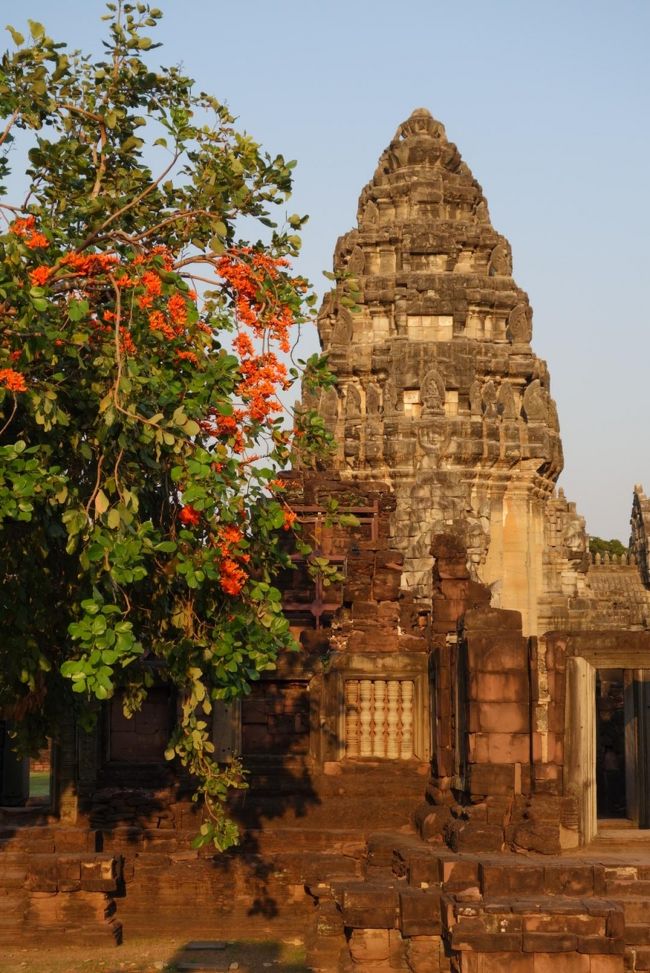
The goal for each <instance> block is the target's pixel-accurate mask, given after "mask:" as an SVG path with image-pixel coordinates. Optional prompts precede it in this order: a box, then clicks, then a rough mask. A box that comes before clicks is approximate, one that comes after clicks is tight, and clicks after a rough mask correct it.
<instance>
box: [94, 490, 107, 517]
mask: <svg viewBox="0 0 650 973" xmlns="http://www.w3.org/2000/svg"><path fill="white" fill-rule="evenodd" d="M109 506H110V500H109V499H108V497H107V496H106V494H105V493H104V491H103V490H98V491H97V495H96V496H95V511H96V513H97V514H98V516H101V515H102V514H104V513H106V511H107V510H108V508H109Z"/></svg>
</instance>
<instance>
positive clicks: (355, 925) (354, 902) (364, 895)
mask: <svg viewBox="0 0 650 973" xmlns="http://www.w3.org/2000/svg"><path fill="white" fill-rule="evenodd" d="M341 911H342V913H343V923H344V925H345V926H347V927H349V928H352V929H393V928H395V926H396V925H397V918H398V898H397V892H396V891H395V889H394V888H391V887H388V886H380V887H372V886H365V887H363V886H359V887H357V888H346V889H345V890H344V892H343V900H342V910H341Z"/></svg>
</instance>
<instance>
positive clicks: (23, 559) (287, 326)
mask: <svg viewBox="0 0 650 973" xmlns="http://www.w3.org/2000/svg"><path fill="white" fill-rule="evenodd" d="M107 9H108V14H107V16H106V18H105V19H106V20H107V21H108V30H109V37H108V41H107V43H106V44H105V47H106V57H105V59H104V60H100V61H93V60H92V59H91V58H90V57H88V56H85V55H82V54H80V53H78V52H75V53H69V52H67V51H66V48H65V46H64V45H61V44H56V43H54V42H53V41H52V40H51V39H50V38H49V37H48V36H47V35H46V33H45V30H44V28H43V27H42V26H41V25H40V24H37V23H33V22H30V23H29V26H30V32H31V41H30V42H28V43H25V40H24V38H23V37H22V36H21V35H20V34H19V33H18V32H17V31H16V30H15V29H13V28H9V30H10V32H11V35H12V38H13V41H14V43H15V45H16V49H15V50H14V51H13V52H12V53H6V54H5V55H4V57H3V59H2V62H1V67H0V111H1V114H2V116H3V117H4V125H3V127H2V133H1V135H0V138H1V140H2V150H3V153H4V154H3V156H2V158H1V159H0V178H2V179H3V180H5V179H6V176H7V174H8V172H9V162H10V160H11V154H10V153H9V152H7V151H6V150H7V148H8V147H9V146H10V145H11V144H12V142H14V145H17V146H18V147H20V146H21V145H22V144H24V142H25V141H26V140H27V139H28V138H29V139H31V142H30V146H31V147H30V148H29V153H28V159H29V163H28V169H27V175H28V178H29V179H30V182H31V188H30V191H29V193H28V195H27V198H26V199H25V201H24V202H23V203H22V204H21V205H9V204H8V203H2V201H1V200H0V215H1V216H2V218H3V227H2V228H1V231H0V232H1V235H0V262H1V267H0V564H1V565H2V567H1V568H0V571H1V573H2V583H1V586H0V705H1V706H2V707H3V708H4V710H5V712H10V713H11V714H12V715H13V716H14V717H15V718H16V720H17V721H18V723H19V736H20V742H21V743H22V745H23V747H25V748H30V747H34V746H36V745H38V744H39V743H40V742H41V741H42V739H43V737H44V735H45V734H47V733H51V732H53V728H55V727H56V725H57V721H58V720H59V719H60V716H61V714H62V712H64V711H69V710H70V707H71V705H72V706H74V709H75V711H76V713H77V717H78V718H79V719H81V720H84V719H87V718H88V713H89V712H90V711H92V709H93V705H92V704H93V701H94V700H106V699H108V698H109V697H111V696H112V695H113V694H114V693H115V692H116V691H117V690H118V689H119V690H123V691H124V693H125V695H124V699H125V707H126V710H127V712H132V711H133V710H134V709H135V708H137V707H138V705H140V703H141V701H142V699H143V698H144V696H145V695H146V692H147V689H148V688H149V687H150V686H151V685H152V684H153V680H154V674H153V673H154V670H155V668H156V667H155V666H152V664H151V663H152V661H154V660H155V661H156V662H157V663H158V664H159V663H161V662H162V663H163V668H164V672H165V676H166V678H167V679H169V680H171V682H172V683H173V684H174V685H175V686H176V687H177V689H178V694H179V699H180V717H179V722H178V725H177V726H176V728H175V730H174V733H173V736H172V739H171V740H170V743H169V749H168V751H167V756H168V758H169V759H172V758H178V759H180V761H181V762H182V763H183V764H184V765H185V766H186V767H187V768H188V769H189V771H190V772H191V773H192V774H193V775H194V777H195V778H196V780H197V794H198V795H199V796H201V797H202V798H203V799H204V800H205V802H206V806H207V808H208V811H209V815H208V819H207V820H206V823H205V824H204V825H203V826H202V835H201V837H200V839H199V840H200V841H202V842H207V841H210V840H214V841H215V844H216V845H217V847H221V848H223V847H226V846H228V844H230V843H232V842H233V841H234V840H235V837H236V831H235V828H234V826H233V825H232V824H231V823H230V822H229V821H228V820H227V818H226V816H225V815H224V812H223V802H224V799H225V797H226V795H227V792H228V789H229V788H230V787H231V786H241V785H242V777H241V768H240V767H239V766H238V765H237V764H236V763H235V764H233V765H231V766H229V767H227V768H224V767H219V766H217V765H216V764H215V763H214V761H213V758H212V756H211V754H212V752H213V745H212V743H211V740H210V732H209V726H208V724H209V714H210V710H211V705H212V701H213V700H214V699H218V698H222V699H228V698H232V697H235V696H238V695H241V694H242V693H245V692H246V691H247V688H248V686H249V684H250V682H251V681H252V680H255V679H258V678H259V675H260V673H261V672H263V671H264V670H266V669H269V668H272V667H273V665H274V660H275V658H276V656H277V653H278V652H279V651H280V650H282V649H284V648H287V647H289V646H290V645H291V641H292V640H291V636H290V633H289V629H288V624H287V621H286V619H285V618H284V617H283V615H282V611H281V606H280V594H279V592H278V590H277V589H276V588H274V587H273V583H272V582H273V578H274V576H275V574H276V573H277V571H278V569H279V568H280V567H282V566H283V565H285V563H286V560H287V558H286V555H285V554H283V545H282V542H281V541H282V536H283V531H285V530H290V529H292V527H293V521H294V519H295V517H294V514H293V512H292V511H291V510H290V509H289V508H288V507H287V505H286V504H285V503H284V502H283V500H282V492H281V484H279V482H278V480H277V471H278V469H281V468H282V467H284V466H286V464H287V462H288V458H289V455H290V451H291V450H292V449H295V448H296V439H298V438H299V440H300V443H299V446H300V449H301V450H308V449H309V448H312V447H313V448H317V449H320V448H322V447H323V444H324V442H325V434H324V432H323V427H322V424H321V423H320V422H319V420H318V419H317V417H315V416H313V415H306V414H305V415H302V416H301V417H300V421H299V423H297V424H294V425H293V426H292V427H291V428H289V429H287V428H285V426H284V424H283V417H282V406H281V404H280V402H279V399H278V394H279V393H280V392H282V391H286V390H287V389H288V388H289V386H290V385H291V383H292V382H293V381H294V380H295V379H296V377H297V372H296V370H294V369H289V370H288V369H287V367H286V365H285V364H284V363H283V355H282V353H286V352H288V351H289V349H290V345H291V343H292V341H293V340H294V338H293V334H294V333H295V331H296V328H297V326H298V325H299V324H300V322H301V321H303V320H304V318H305V316H306V314H307V313H308V309H309V306H310V305H311V302H312V300H313V299H312V298H310V297H307V296H306V290H307V285H306V283H305V281H304V280H303V279H301V278H300V277H295V276H292V273H291V269H290V264H289V259H290V258H291V257H292V256H294V255H295V254H296V253H297V250H298V247H299V244H300V240H299V237H298V236H296V234H295V230H296V229H299V227H300V225H301V223H302V222H303V221H302V220H301V219H300V218H299V217H289V220H288V224H289V226H288V230H287V231H286V232H285V231H280V230H278V229H277V227H275V224H273V223H272V221H271V220H270V218H269V212H270V207H271V206H272V205H273V204H279V203H283V202H284V201H285V200H286V198H287V197H288V194H289V190H290V187H291V168H292V163H287V162H285V161H284V159H283V158H282V157H277V158H275V159H271V158H269V157H268V156H265V155H263V154H262V153H261V151H260V148H259V147H258V146H257V145H256V144H255V143H254V142H253V141H252V140H251V139H250V138H249V137H248V136H246V135H243V134H240V133H238V132H237V131H236V130H235V129H234V128H233V118H232V117H231V115H230V114H229V112H228V111H227V110H226V108H224V106H223V105H221V104H220V103H219V102H217V101H216V100H215V99H214V98H212V97H209V96H208V95H205V94H195V93H194V92H193V89H192V81H191V80H190V79H189V78H187V77H185V76H184V75H183V74H182V73H181V72H180V71H179V70H177V69H176V68H171V69H162V70H158V69H154V68H152V67H151V66H149V65H148V63H147V62H146V57H147V55H146V52H147V51H150V50H151V49H153V48H154V47H157V46H159V45H155V44H153V43H152V40H151V38H150V37H149V36H147V34H146V31H147V29H148V28H152V27H155V26H156V23H157V21H158V19H159V18H160V16H161V14H160V11H158V10H156V9H153V8H150V7H149V5H148V4H144V3H138V4H128V3H120V4H118V5H116V4H111V3H109V4H107ZM21 129H22V130H24V131H23V132H19V131H18V130H21ZM16 135H18V137H17V138H16V139H15V137H16ZM14 139H15V141H14ZM160 158H162V159H163V161H162V162H160V165H159V166H157V164H156V163H157V161H159V160H160ZM241 217H248V218H251V217H252V218H254V219H255V220H256V221H258V222H261V223H262V224H264V225H265V226H266V227H271V228H272V232H271V231H269V234H268V235H269V236H270V238H271V239H270V242H269V243H267V244H266V245H263V244H261V243H259V242H257V243H255V242H253V243H250V242H243V241H241V240H239V239H238V238H237V233H238V220H239V218H241ZM246 225H247V226H249V225H250V219H248V220H247V221H246ZM323 371H324V369H323V367H322V365H321V364H319V363H318V362H317V361H310V362H309V363H308V367H307V371H306V377H307V381H308V382H309V381H312V380H314V381H317V380H318V379H319V376H320V373H323ZM262 457H263V458H264V461H262V459H261V458H262ZM285 536H286V535H285ZM284 546H286V545H284Z"/></svg>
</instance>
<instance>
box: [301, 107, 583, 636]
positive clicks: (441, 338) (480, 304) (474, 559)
mask: <svg viewBox="0 0 650 973" xmlns="http://www.w3.org/2000/svg"><path fill="white" fill-rule="evenodd" d="M334 269H335V271H336V272H337V273H339V274H340V275H341V279H340V280H339V281H338V282H337V285H336V288H335V289H334V290H332V291H331V292H330V293H329V294H328V295H326V297H325V300H324V303H323V307H322V310H321V313H320V316H319V322H318V326H319V332H320V337H321V342H322V346H323V351H324V352H325V353H326V354H327V355H328V356H329V361H330V367H331V369H332V371H333V372H334V373H335V374H336V376H337V378H338V385H337V388H336V389H335V390H330V391H328V392H326V393H324V394H323V395H322V397H321V400H320V402H318V403H313V404H314V405H316V406H317V408H318V409H319V411H320V413H321V415H322V416H323V417H324V419H325V421H326V423H327V425H328V427H329V429H330V430H331V432H332V433H334V435H335V438H336V441H337V443H338V452H337V454H336V457H335V459H334V460H333V465H334V468H335V470H336V471H337V472H338V474H339V475H340V476H342V477H343V478H349V479H350V480H356V481H357V482H364V481H366V480H383V481H385V482H387V483H389V484H390V485H391V487H392V489H393V491H394V493H395V497H396V511H395V513H394V517H393V523H392V531H393V542H394V544H395V546H396V547H398V548H399V549H401V550H402V552H403V553H404V556H405V574H404V583H405V584H406V586H407V587H408V588H409V589H410V591H411V592H412V594H413V595H414V596H415V597H416V598H417V599H420V598H421V599H427V598H428V597H430V595H431V568H432V557H431V554H430V546H431V539H432V536H433V535H434V534H437V533H448V532H450V531H451V532H453V533H455V534H457V535H460V536H462V538H463V540H464V542H465V544H466V546H467V549H468V553H469V560H470V569H471V572H472V574H473V576H474V577H475V579H477V580H480V581H482V582H483V583H484V584H487V585H490V586H491V588H492V603H493V604H494V605H495V606H500V607H503V608H512V609H516V610H518V611H521V613H522V618H523V623H524V631H525V632H526V633H528V634H535V633H536V631H537V630H538V621H537V618H538V602H539V598H540V595H542V592H543V588H544V581H543V578H544V571H545V568H544V547H545V540H544V531H545V509H546V507H547V504H548V501H549V499H550V498H551V497H552V495H553V490H554V485H555V482H556V480H557V477H558V475H559V473H560V471H561V469H562V463H563V460H562V446H561V442H560V435H559V426H558V419H557V412H556V408H555V404H554V402H553V400H552V399H551V397H550V393H549V375H548V370H547V367H546V364H545V362H544V361H542V360H541V359H539V358H538V357H537V356H536V355H535V354H534V353H533V351H532V350H531V347H530V341H531V334H532V309H531V307H530V304H529V301H528V297H527V295H526V294H525V293H524V291H522V290H521V289H520V288H519V287H518V286H517V284H516V283H515V281H514V280H513V277H512V259H511V251H510V245H509V243H508V241H507V240H506V239H505V237H503V236H501V235H500V234H499V233H497V231H496V230H495V229H494V227H493V226H492V224H491V222H490V216H489V213H488V207H487V203H486V200H485V198H484V196H483V192H482V190H481V187H480V185H479V184H478V182H477V181H476V180H475V179H474V177H473V176H472V173H471V172H470V170H469V168H468V166H467V165H466V164H465V163H464V162H463V161H462V159H461V156H460V153H459V152H458V149H457V148H456V146H455V145H453V144H452V143H451V142H449V141H448V140H447V137H446V134H445V129H444V127H443V126H442V125H441V124H440V122H438V121H436V120H435V119H434V118H433V117H432V116H431V115H430V113H429V112H428V111H426V110H425V109H423V108H419V109H416V111H414V112H413V114H412V115H411V116H410V118H409V119H407V121H405V122H404V123H403V124H402V125H400V126H399V128H398V129H397V132H396V133H395V137H394V138H393V140H392V142H391V143H390V145H389V146H388V148H387V149H386V150H385V152H384V153H383V154H382V156H381V158H380V160H379V165H378V167H377V170H376V172H375V174H374V176H373V178H372V180H371V181H370V183H369V184H368V185H367V186H366V187H365V189H364V190H363V191H362V193H361V197H360V200H359V208H358V226H357V228H356V229H353V230H351V231H350V232H349V233H347V234H345V236H343V237H341V238H340V239H339V241H338V244H337V246H336V252H335V256H334ZM351 289H354V290H356V291H358V292H359V295H360V296H359V298H358V301H357V303H358V306H359V309H358V310H354V309H350V297H349V294H350V291H351ZM583 533H584V532H583Z"/></svg>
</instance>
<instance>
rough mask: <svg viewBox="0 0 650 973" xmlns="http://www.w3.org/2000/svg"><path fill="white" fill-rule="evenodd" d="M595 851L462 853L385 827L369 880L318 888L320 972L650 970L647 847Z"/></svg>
mask: <svg viewBox="0 0 650 973" xmlns="http://www.w3.org/2000/svg"><path fill="white" fill-rule="evenodd" d="M636 858H637V860H636V862H635V864H629V859H627V860H626V857H625V855H623V856H621V855H620V854H619V855H618V857H617V856H616V855H614V854H612V853H611V852H609V851H608V852H607V853H602V854H601V853H598V854H595V855H594V856H593V858H586V857H579V856H571V857H569V856H553V857H551V856H548V857H547V856H540V855H525V856H524V855H519V854H508V853H501V854H499V855H485V854H468V853H467V854H455V853H453V852H451V851H449V850H447V849H446V848H444V847H443V846H441V845H427V844H426V843H425V842H423V841H422V840H421V839H420V838H419V837H418V836H416V835H415V834H406V833H401V834H390V833H377V834H373V835H371V836H370V838H369V840H368V843H367V852H366V859H365V863H364V867H363V871H364V876H363V879H359V878H358V877H355V878H345V877H342V876H339V875H332V876H330V877H329V878H326V879H321V880H320V881H319V882H317V883H314V884H312V885H310V886H309V892H310V894H311V895H312V896H313V898H314V900H315V902H316V904H317V906H318V922H317V933H316V935H315V936H314V940H313V942H312V943H311V952H310V962H311V965H312V966H313V967H314V969H317V970H319V971H322V973H333V971H334V970H338V971H341V973H352V971H354V973H382V971H385V973H389V971H395V970H400V971H403V973H446V971H452V973H497V971H502V970H510V971H512V973H547V971H553V973H623V970H626V971H627V970H630V971H646V970H650V848H649V850H648V854H647V855H638V854H637V856H636Z"/></svg>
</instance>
